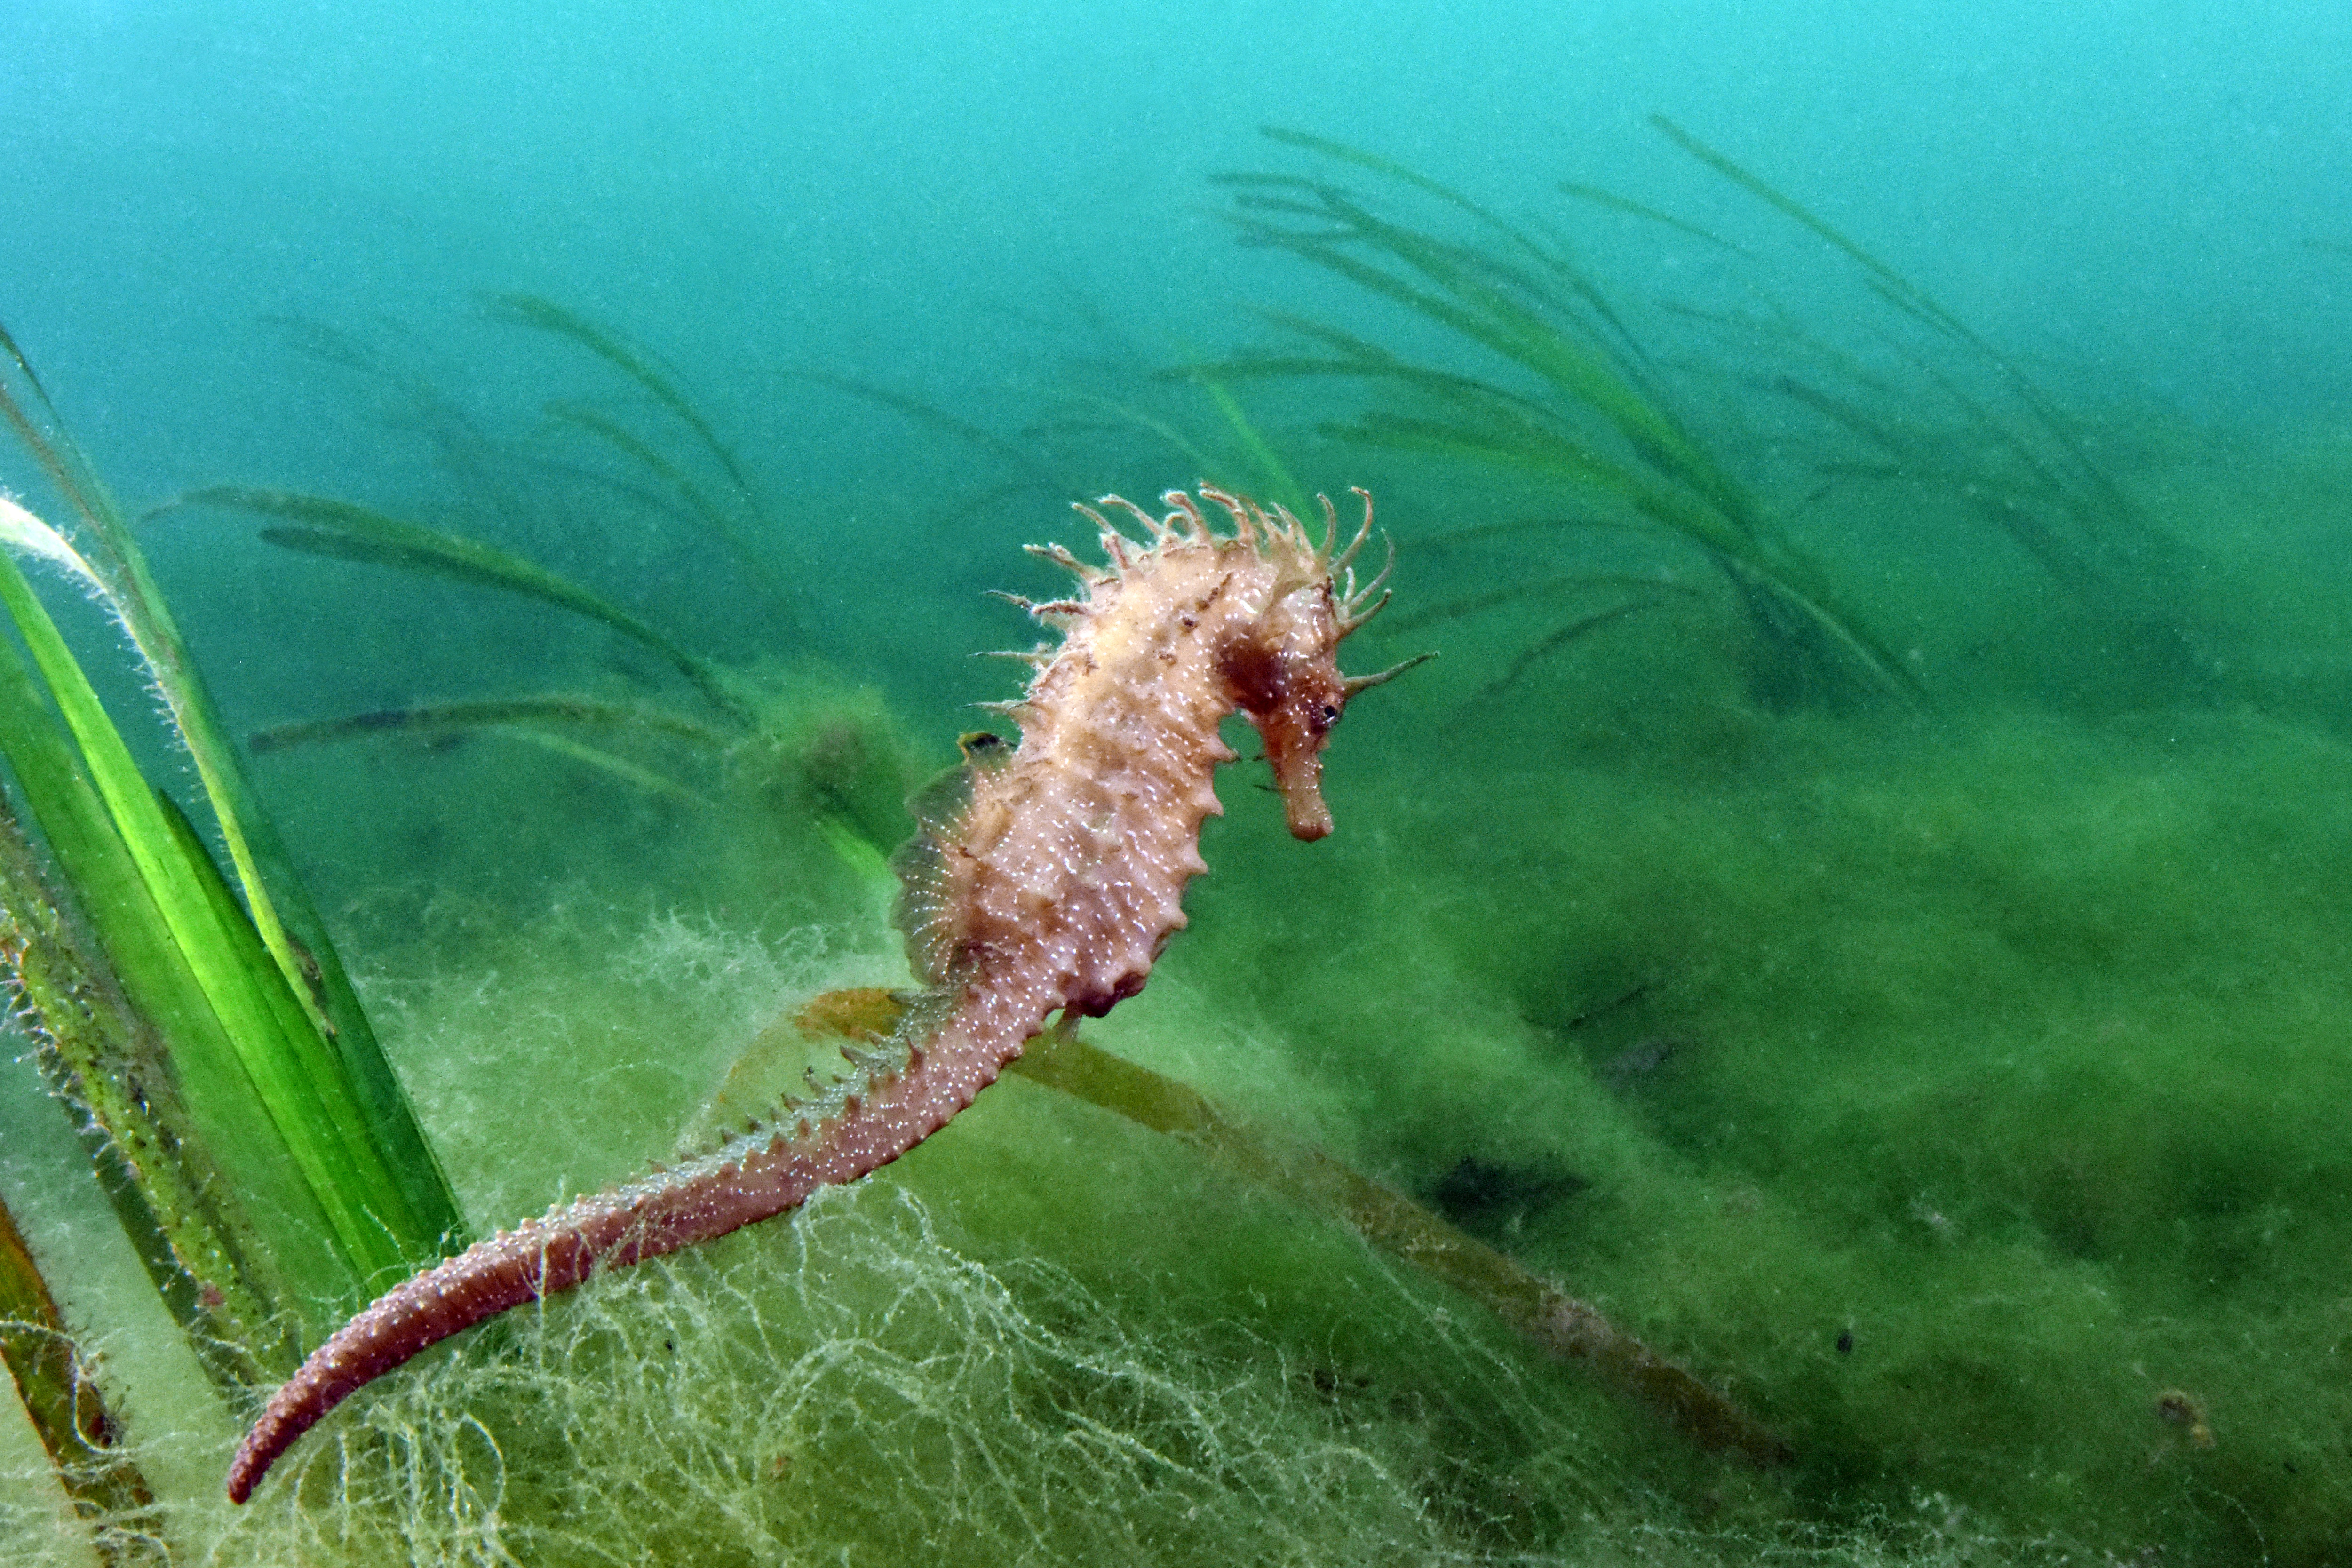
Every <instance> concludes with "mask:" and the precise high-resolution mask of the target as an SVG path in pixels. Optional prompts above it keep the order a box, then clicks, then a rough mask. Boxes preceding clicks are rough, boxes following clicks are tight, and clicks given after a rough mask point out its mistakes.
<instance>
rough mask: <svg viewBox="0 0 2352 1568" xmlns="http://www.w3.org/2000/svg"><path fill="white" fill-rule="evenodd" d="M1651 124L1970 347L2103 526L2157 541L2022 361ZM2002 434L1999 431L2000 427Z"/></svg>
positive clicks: (1898, 303) (1832, 233) (1817, 219)
mask: <svg viewBox="0 0 2352 1568" xmlns="http://www.w3.org/2000/svg"><path fill="white" fill-rule="evenodd" d="M1650 123H1651V124H1652V125H1654V126H1655V127H1656V128H1657V130H1658V131H1659V132H1661V133H1662V134H1664V136H1665V137H1666V138H1667V139H1668V140H1669V141H1671V142H1674V143H1675V145H1676V146H1678V147H1680V148H1681V149H1682V150H1683V151H1684V152H1685V153H1689V154H1690V155H1691V156H1692V157H1694V158H1696V159H1697V160H1698V161H1699V162H1700V163H1705V164H1706V166H1707V167H1708V168H1710V169H1713V170H1714V171H1715V172H1716V173H1717V174H1721V175H1722V176H1723V177H1724V178H1725V179H1727V180H1729V181H1730V182H1731V183H1732V184H1736V185H1738V186H1739V187H1740V188H1741V189H1742V190H1744V191H1747V192H1748V194H1749V195H1753V196H1755V197H1756V198H1757V199H1758V200H1759V201H1761V202H1763V203H1765V204H1766V205H1769V206H1770V207H1772V208H1773V209H1775V210H1776V211H1778V212H1780V214H1782V215H1783V216H1787V217H1789V218H1790V219H1792V220H1794V221H1795V222H1797V223H1799V224H1801V225H1802V226H1804V227H1805V228H1807V229H1809V230H1811V232H1812V233H1814V234H1816V235H1818V236H1820V237H1821V238H1822V239H1823V240H1825V241H1827V242H1828V243H1829V244H1830V245H1831V246H1832V247H1835V248H1836V249H1838V250H1839V251H1841V252H1843V254H1844V255H1845V256H1846V257H1847V258H1849V259H1851V260H1853V262H1854V263H1855V264H1856V265H1857V266H1859V267H1860V268H1862V269H1863V271H1864V274H1865V275H1866V277H1867V279H1868V281H1869V282H1870V284H1871V286H1872V288H1873V289H1874V291H1875V292H1877V293H1878V295H1879V296H1880V298H1882V299H1884V300H1886V301H1887V302H1888V303H1889V304H1891V305H1893V306H1894V307H1895V309H1896V310H1901V311H1903V312H1904V313H1905V314H1906V315H1908V316H1911V317H1912V318H1913V319H1915V320H1916V321H1920V322H1922V323H1924V324H1925V325H1927V326H1928V327H1930V328H1933V329H1934V330H1935V331H1938V332H1941V333H1943V334H1944V335H1945V336H1947V337H1948V338H1950V339H1951V340H1952V341H1954V342H1958V343H1961V344H1963V345H1965V346H1966V347H1967V348H1968V349H1969V350H1970V351H1971V352H1972V353H1975V354H1976V355H1977V357H1978V358H1979V360H1981V361H1982V362H1983V363H1986V364H1988V365H1990V366H1991V367H1992V368H1993V370H1994V371H1995V372H1996V373H1998V374H2000V376H2001V377H2002V379H2003V380H2005V381H2006V382H2007V383H2008V384H2009V386H2010V389H2011V392H2012V393H2013V394H2014V395H2015V396H2016V397H2017V399H2018V401H2019V403H2020V404H2021V405H2023V406H2024V407H2025V409H2026V410H2027V411H2028V412H2029V413H2031V414H2032V416H2033V418H2034V421H2035V423H2036V424H2037V425H2038V426H2040V427H2041V429H2042V433H2043V434H2044V435H2045V436H2046V437H2048V438H2049V439H2050V440H2052V441H2053V442H2054V443H2055V444H2056V445H2057V446H2058V447H2060V449H2061V450H2063V452H2064V453H2065V454H2066V456H2067V458H2068V459H2069V460H2070V462H2071V464H2072V466H2073V467H2074V470H2075V471H2076V473H2077V474H2078V475H2079V476H2080V478H2081V479H2082V480H2083V482H2084V484H2086V485H2088V486H2089V487H2090V488H2091V489H2092V492H2093V494H2094V496H2095V498H2096V501H2097V508H2098V511H2099V513H2100V515H2101V518H2102V520H2103V521H2104V522H2105V524H2106V525H2107V526H2109V527H2112V528H2116V529H2121V530H2125V531H2129V532H2130V533H2132V534H2133V535H2134V536H2135V538H2134V540H2133V542H2134V543H2137V544H2141V545H2146V544H2147V543H2149V542H2155V536H2154V534H2153V531H2151V530H2149V529H2147V527H2146V526H2145V524H2143V523H2142V522H2141V521H2140V520H2139V517H2138V514H2137V511H2136V510H2134V509H2133V507H2132V505H2131V502H2130V500H2128V498H2126V496H2125V495H2124V493H2123V491H2122V489H2120V488H2119V487H2118V486H2117V485H2116V482H2115V480H2114V479H2112V478H2111V477H2110V476H2109V475H2108V474H2107V472H2106V470H2105V469H2104V468H2101V467H2100V466H2099V465H2098V464H2097V463H2095V462H2094V461H2093V460H2092V458H2091V456H2090V454H2089V453H2088V452H2086V451H2084V448H2083V445H2082V443H2081V441H2080V440H2078V439H2077V438H2076V437H2075V435H2074V431H2073V429H2072V428H2071V427H2070V426H2069V424H2068V421H2067V420H2066V419H2065V417H2064V416H2063V415H2061V414H2060V412H2059V411H2058V408H2057V406H2056V405H2054V404H2053V403H2052V402H2051V400H2050V397H2049V395H2047V394H2046V393H2044V392H2043V391H2042V388H2041V387H2040V386H2039V385H2038V384H2035V383H2034V381H2033V380H2032V377H2030V376H2028V375H2027V374H2025V372H2024V370H2023V369H2022V368H2021V367H2020V366H2019V364H2018V363H2017V362H2016V361H2015V360H2014V359H2012V358H2011V357H2010V356H2009V355H2008V354H2006V353H2002V352H2001V351H2000V349H1999V348H1998V347H1996V346H1995V345H1994V344H1992V343H1991V342H1988V341H1987V340H1986V339H1985V338H1984V337H1982V336H1981V335H1979V333H1978V332H1977V331H1976V330H1975V329H1974V328H1972V327H1970V326H1969V324H1968V323H1967V322H1966V321H1962V320H1961V319H1960V318H1959V317H1958V316H1956V315H1954V314H1953V313H1952V312H1951V311H1950V310H1948V309H1946V308H1945V306H1944V305H1943V303H1942V302H1941V301H1940V300H1937V299H1936V297H1935V296H1934V295H1932V294H1929V293H1928V292H1927V290H1926V289H1922V288H1920V287H1919V286H1918V285H1917V284H1916V283H1913V282H1912V281H1911V280H1910V279H1907V278H1906V277H1904V276H1903V274H1901V273H1900V272H1897V271H1896V270H1895V268H1892V267H1889V266H1888V265H1887V264H1886V263H1885V262H1883V261H1881V260H1879V259H1878V258H1877V257H1875V256H1874V255H1872V254H1871V253H1870V252H1869V251H1867V250H1865V249H1864V248H1863V247H1861V246H1860V245H1859V244H1857V243H1856V242H1855V241H1854V240H1853V238H1851V237H1848V236H1847V235H1846V234H1845V233H1844V232H1843V231H1842V230H1840V229H1839V228H1837V227H1836V226H1834V225H1832V224H1831V223H1830V222H1828V221H1827V220H1826V219H1824V218H1822V217H1821V216H1819V215H1818V214H1816V213H1814V212H1813V211H1812V210H1811V208H1809V207H1807V206H1805V205H1803V204H1802V203H1801V202H1799V201H1797V200H1796V199H1794V198H1793V197H1791V196H1790V195H1786V194H1784V193H1783V192H1781V191H1780V190H1778V189H1776V188H1774V187H1773V186H1772V185H1771V184H1769V183H1767V182H1766V181H1765V180H1764V179H1763V178H1762V177H1761V176H1759V175H1758V174H1755V173H1753V172H1752V171H1750V170H1748V169H1747V168H1745V167H1743V166H1742V165H1741V164H1739V163H1736V162H1734V161H1733V160H1732V159H1730V158H1729V157H1727V156H1726V155H1725V154H1724V153H1719V152H1717V150H1716V149H1715V148H1713V147H1710V146H1708V145H1707V144H1706V142H1702V141H1700V140H1699V139H1698V138H1697V137H1696V136H1694V135H1692V134H1691V133H1690V132H1687V131H1685V130H1684V129H1683V128H1682V127H1681V126H1680V125H1677V124H1675V122H1674V121H1672V120H1670V119H1668V118H1667V117H1666V116H1664V115H1663V114H1653V115H1651V116H1650ZM1995 428H1998V426H1995ZM2007 439H2008V442H2009V444H2010V446H2011V449H2012V450H2013V451H2014V452H2016V453H2017V455H2018V456H2020V457H2021V458H2024V459H2025V460H2027V461H2029V462H2032V461H2034V460H2035V459H2034V458H2032V452H2031V449H2030V448H2029V447H2026V446H2025V445H2024V444H2023V443H2022V442H2021V441H2019V440H2018V439H2017V438H2016V437H2014V436H2010V437H2007Z"/></svg>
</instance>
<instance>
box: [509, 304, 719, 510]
mask: <svg viewBox="0 0 2352 1568" xmlns="http://www.w3.org/2000/svg"><path fill="white" fill-rule="evenodd" d="M489 304H490V305H491V307H492V312H493V314H499V313H503V314H504V316H505V319H506V320H508V321H512V322H514V323H516V324H517V325H520V326H526V327H530V328H534V329H536V330H537V331H542V332H547V333H549V334H551V335H552V336H555V337H559V338H566V339H569V340H570V341H571V342H575V343H577V344H579V345H580V346H581V347H582V348H583V349H586V350H587V351H588V352H589V353H592V354H594V355H595V356H596V357H597V358H598V359H601V360H603V361H604V363H607V364H609V365H611V366H612V367H613V368H614V369H615V370H617V371H619V372H620V373H621V374H623V375H625V376H627V377H628V378H629V379H630V380H631V381H634V382H635V383H636V384H638V385H639V386H641V387H643V388H645V390H646V392H647V393H649V394H650V395H652V396H653V399H654V401H655V402H656V403H658V404H660V405H662V406H663V407H664V408H667V410H669V412H670V413H671V414H673V415H675V416H677V419H678V421H679V423H681V424H683V425H684V426H686V427H687V428H688V429H689V430H691V431H693V432H694V434H695V436H696V437H698V439H699V440H700V441H701V442H702V445H703V446H704V447H705V448H707V449H708V450H709V453H710V455H711V456H712V457H713V458H717V459H718V461H719V467H720V468H724V469H725V470H726V471H727V478H728V479H729V481H730V483H732V484H733V485H734V487H735V489H736V490H737V492H738V493H740V495H742V496H743V497H744V498H745V499H746V500H750V499H751V498H752V497H753V496H754V494H755V493H756V492H754V491H753V489H752V488H751V479H749V478H748V477H746V475H745V474H744V471H743V465H742V464H741V462H740V461H739V460H738V459H737V458H736V456H735V453H734V449H733V448H732V447H729V446H728V445H727V443H726V442H724V441H721V440H720V439H719V433H718V432H717V431H715V430H713V429H712V428H711V427H710V425H709V421H708V420H706V419H704V418H703V416H702V415H701V413H700V411H698V409H697V408H696V407H695V406H694V403H693V400H692V399H690V398H688V396H687V395H686V394H685V393H683V392H681V391H679V390H678V388H677V383H675V382H673V381H672V380H670V378H669V377H667V375H664V374H662V373H661V372H660V371H659V370H657V369H656V368H655V366H654V363H653V361H652V360H651V358H649V357H648V356H647V355H646V354H645V353H642V352H640V351H639V350H637V349H636V348H635V347H633V346H631V345H630V344H629V343H627V342H624V341H622V339H621V338H620V336H619V335H618V334H617V333H614V332H612V331H607V330H605V329H604V328H603V327H600V326H598V325H596V323H595V322H593V321H589V320H588V319H587V318H585V317H583V316H582V315H580V314H579V313H578V312H577V311H573V310H565V309H564V308H563V307H562V306H561V305H559V304H557V303H555V301H553V300H545V299H541V297H540V296H538V295H536V294H520V293H515V294H494V295H491V296H490V297H489Z"/></svg>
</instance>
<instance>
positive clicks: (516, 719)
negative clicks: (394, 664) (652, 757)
mask: <svg viewBox="0 0 2352 1568" xmlns="http://www.w3.org/2000/svg"><path fill="white" fill-rule="evenodd" d="M520 724H564V725H574V726H579V727H582V728H588V729H608V730H646V731H655V732H657V733H661V734H666V735H671V736H675V737H677V739H680V740H685V741H692V742H695V743H697V744H698V745H701V746H706V747H708V748H709V750H710V751H711V752H713V753H714V754H715V753H717V752H721V751H723V750H725V749H726V748H727V747H728V746H729V745H730V744H732V743H733V742H734V741H735V739H736V737H735V736H733V735H731V734H729V733H726V732H724V731H718V730H714V729H711V728H710V727H709V725H707V724H698V723H695V722H694V721H692V720H689V719H681V718H679V717H677V715H676V714H673V713H665V712H663V711H661V710H658V709H653V708H638V707H633V706H630V705H628V704H625V703H618V702H599V701H597V700H594V699H593V698H587V697H501V698H491V699H488V700H480V701H471V702H432V703H424V704H420V705H418V706H416V707H414V708H382V709H377V710H373V711H372V712H367V713H353V714H350V715H347V716H346V717H344V718H341V719H313V720H308V721H303V722H301V723H297V724H278V725H274V726H272V727H271V728H269V729H267V730H258V731H255V732H254V733H253V734H251V735H249V736H247V738H246V744H247V747H248V748H250V749H251V750H252V751H253V752H255V753H256V754H258V753H261V752H275V751H279V750H282V749H284V748H286V747H289V746H300V745H311V744H317V743H320V742H335V741H356V740H359V739H362V737H365V736H369V735H382V734H389V733H399V732H403V731H417V732H421V733H425V734H449V733H453V732H457V731H466V730H481V729H488V728H492V727H494V726H501V725H520Z"/></svg>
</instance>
